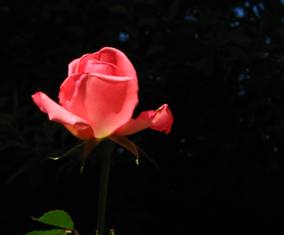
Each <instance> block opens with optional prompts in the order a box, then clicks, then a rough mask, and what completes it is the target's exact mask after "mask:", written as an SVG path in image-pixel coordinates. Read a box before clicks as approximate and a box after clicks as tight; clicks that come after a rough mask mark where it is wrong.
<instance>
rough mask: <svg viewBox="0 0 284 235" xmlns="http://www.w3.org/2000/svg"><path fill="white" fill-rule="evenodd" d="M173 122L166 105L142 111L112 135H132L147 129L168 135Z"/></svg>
mask: <svg viewBox="0 0 284 235" xmlns="http://www.w3.org/2000/svg"><path fill="white" fill-rule="evenodd" d="M173 121H174V118H173V115H172V112H171V110H170V109H169V107H168V105H167V104H163V105H162V106H161V107H159V108H158V109H156V110H149V111H143V112H142V113H140V115H139V116H138V117H137V118H135V119H130V120H129V121H128V122H127V123H125V124H124V125H123V126H121V127H120V128H118V129H117V130H116V131H115V132H114V135H118V136H124V135H132V134H134V133H137V132H139V131H142V130H144V129H147V128H150V129H153V130H156V131H160V132H165V133H166V134H169V133H170V132H171V128H172V124H173Z"/></svg>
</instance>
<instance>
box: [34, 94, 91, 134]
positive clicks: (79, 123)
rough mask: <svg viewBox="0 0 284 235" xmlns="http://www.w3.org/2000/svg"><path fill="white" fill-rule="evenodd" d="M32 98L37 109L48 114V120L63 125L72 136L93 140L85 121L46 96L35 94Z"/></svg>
mask: <svg viewBox="0 0 284 235" xmlns="http://www.w3.org/2000/svg"><path fill="white" fill-rule="evenodd" d="M32 98H33V101H34V102H35V104H36V105H37V106H38V107H39V109H40V110H41V111H42V112H44V113H47V114H48V117H49V119H50V120H52V121H55V122H58V123H61V124H63V125H64V126H65V127H66V128H67V129H68V130H69V131H70V132H71V133H72V134H73V135H75V136H77V137H78V138H80V139H91V138H93V132H92V129H91V127H90V125H89V124H88V123H87V122H86V121H85V120H83V119H82V118H80V117H78V116H76V115H74V114H73V113H71V112H69V111H68V110H66V109H65V108H63V107H62V106H60V105H59V104H57V103H56V102H54V101H53V100H52V99H50V98H49V97H48V96H47V95H46V94H44V93H42V92H36V93H35V94H34V95H33V96H32Z"/></svg>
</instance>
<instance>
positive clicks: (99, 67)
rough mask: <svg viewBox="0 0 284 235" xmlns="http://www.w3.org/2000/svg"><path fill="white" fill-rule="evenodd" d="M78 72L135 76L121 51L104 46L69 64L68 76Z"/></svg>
mask: <svg viewBox="0 0 284 235" xmlns="http://www.w3.org/2000/svg"><path fill="white" fill-rule="evenodd" d="M78 73H96V74H104V75H113V76H126V77H136V76H137V75H136V71H135V68H134V67H133V65H132V63H131V62H130V60H129V59H128V57H127V56H126V55H125V54H124V53H123V52H121V51H119V50H117V49H115V48H112V47H104V48H102V49H101V50H99V51H98V52H95V53H92V54H85V55H83V56H81V57H80V58H79V59H75V60H73V61H72V62H71V63H70V64H69V69H68V76H70V75H73V74H78Z"/></svg>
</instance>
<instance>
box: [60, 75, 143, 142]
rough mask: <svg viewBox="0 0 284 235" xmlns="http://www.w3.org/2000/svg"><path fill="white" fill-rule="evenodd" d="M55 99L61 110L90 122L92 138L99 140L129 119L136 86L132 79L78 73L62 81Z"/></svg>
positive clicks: (135, 97)
mask: <svg viewBox="0 0 284 235" xmlns="http://www.w3.org/2000/svg"><path fill="white" fill-rule="evenodd" d="M71 91H72V92H71ZM71 94H72V95H71ZM59 98H60V103H61V104H62V106H63V107H65V108H66V109H67V110H69V111H70V112H72V113H73V114H75V115H77V116H79V117H81V118H83V119H84V120H86V121H87V122H88V123H90V125H91V126H92V128H93V131H94V134H95V137H96V138H103V137H106V136H108V135H110V134H112V132H113V131H115V130H116V129H117V128H118V127H120V126H122V125H123V124H125V123H126V122H127V121H128V120H129V119H130V118H131V117H132V115H133V111H134V108H135V106H136V105H137V103H138V85H137V80H136V78H133V77H119V79H118V78H117V77H116V76H107V75H106V76H100V77H99V76H95V74H80V75H74V76H71V77H69V78H68V79H66V81H65V82H64V83H63V84H62V86H61V88H60V94H59Z"/></svg>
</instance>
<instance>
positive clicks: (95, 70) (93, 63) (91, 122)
mask: <svg viewBox="0 0 284 235" xmlns="http://www.w3.org/2000/svg"><path fill="white" fill-rule="evenodd" d="M32 98H33V101H34V102H35V104H36V105H37V106H38V107H39V109H40V110H41V111H42V112H44V113H47V114H48V117H49V119H50V120H53V121H55V122H58V123H61V124H62V125H64V126H65V127H66V128H67V129H68V130H69V131H70V132H71V133H72V134H73V135H75V136H76V137H78V138H79V139H83V140H91V139H102V138H106V137H110V136H125V135H131V134H134V133H136V132H138V131H142V130H144V129H146V128H151V129H154V130H157V131H161V132H165V133H169V132H170V131H171V126H172V123H173V115H172V113H171V111H170V109H169V107H168V105H167V104H164V105H162V106H161V107H160V108H158V109H156V110H150V111H144V112H142V113H141V114H140V115H139V116H138V117H137V118H135V119H133V118H132V115H133V111H134V109H135V107H136V105H137V103H138V82H137V76H136V72H135V69H134V67H133V65H132V64H131V62H130V61H129V59H128V58H127V57H126V55H125V54H124V53H122V52H121V51H119V50H117V49H115V48H111V47H104V48H102V49H101V50H100V51H98V52H95V53H91V54H85V55H83V56H82V57H81V58H79V59H75V60H73V61H72V62H71V63H70V64H69V70H68V77H67V78H66V80H65V81H64V82H63V83H62V85H61V86H60V92H59V103H60V105H59V104H57V103H56V102H54V101H53V100H52V99H50V98H49V97H48V96H47V95H46V94H44V93H43V92H36V93H35V94H34V95H33V96H32Z"/></svg>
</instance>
